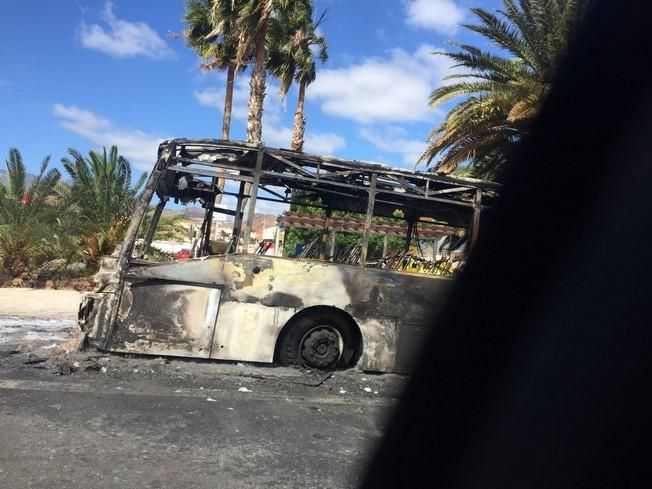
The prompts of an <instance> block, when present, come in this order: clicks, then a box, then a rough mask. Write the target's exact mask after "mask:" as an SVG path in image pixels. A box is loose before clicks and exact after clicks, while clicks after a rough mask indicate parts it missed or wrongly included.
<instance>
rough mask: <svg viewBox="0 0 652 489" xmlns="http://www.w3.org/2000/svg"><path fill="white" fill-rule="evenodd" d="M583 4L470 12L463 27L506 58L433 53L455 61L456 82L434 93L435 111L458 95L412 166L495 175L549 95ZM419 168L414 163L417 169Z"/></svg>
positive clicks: (575, 0) (562, 1)
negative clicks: (471, 18) (460, 167)
mask: <svg viewBox="0 0 652 489" xmlns="http://www.w3.org/2000/svg"><path fill="white" fill-rule="evenodd" d="M587 2H588V0H502V3H503V9H502V10H499V11H498V12H497V13H496V14H493V13H490V12H488V11H486V10H484V9H481V8H473V9H471V11H472V12H473V14H474V15H475V16H476V17H477V18H478V20H479V23H478V24H470V25H464V27H465V28H466V29H469V30H471V31H473V32H476V33H478V34H481V35H482V36H484V37H486V38H487V39H489V40H490V41H491V42H492V43H493V44H494V45H495V46H497V47H498V48H500V49H501V50H503V51H505V52H506V54H507V55H501V54H494V53H491V52H488V51H483V50H481V49H479V48H477V47H474V46H471V45H467V44H454V45H455V46H456V47H458V48H459V50H458V51H457V52H438V53H435V54H441V55H445V56H447V57H449V58H451V59H452V60H453V61H455V63H456V64H455V66H454V67H455V68H464V69H465V71H464V72H463V73H461V74H455V75H451V76H449V77H448V78H449V79H455V80H460V81H457V82H455V83H453V84H450V85H444V86H442V87H440V88H437V89H436V90H434V91H433V92H432V94H431V96H430V105H431V106H432V107H436V106H438V105H441V104H442V103H444V102H446V101H448V100H450V99H453V98H457V97H464V100H462V101H461V102H459V103H458V104H457V105H455V106H454V107H453V108H452V109H451V110H450V111H449V112H448V114H447V116H446V119H445V120H444V122H443V123H442V124H440V125H439V126H437V127H435V129H434V130H433V131H432V133H431V134H430V137H429V145H428V147H427V149H426V151H425V152H424V154H423V155H422V156H421V158H420V159H419V163H424V162H425V163H431V162H432V161H433V159H434V158H435V157H436V156H439V157H440V159H439V160H438V161H437V162H436V163H435V164H434V165H433V167H434V170H436V171H440V172H442V173H449V172H451V171H452V170H454V169H455V168H456V167H457V166H458V165H468V167H469V169H470V170H471V171H472V172H473V174H474V175H476V176H482V177H485V178H495V177H497V176H498V175H499V174H500V172H501V169H502V167H503V165H504V162H505V155H506V154H507V153H508V151H509V150H510V148H511V147H512V146H513V145H514V143H516V142H517V141H519V140H520V139H521V138H522V137H523V136H524V135H526V134H527V133H528V129H529V127H530V124H531V121H532V119H533V118H534V116H535V115H536V113H537V112H538V110H539V107H540V106H541V103H542V101H543V100H544V99H545V96H546V94H547V93H548V91H549V90H550V87H551V84H552V83H553V80H554V78H555V75H556V72H557V68H558V66H559V63H560V60H561V59H562V57H563V55H564V53H565V51H566V47H567V45H568V42H569V39H570V37H571V35H572V33H573V30H574V29H575V27H576V25H577V23H578V21H579V19H580V17H581V15H582V12H583V10H584V7H585V6H586V3H587ZM417 164H418V163H417Z"/></svg>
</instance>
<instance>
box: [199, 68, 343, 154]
mask: <svg viewBox="0 0 652 489" xmlns="http://www.w3.org/2000/svg"><path fill="white" fill-rule="evenodd" d="M224 78H225V77H224V76H222V75H220V76H219V80H220V86H219V87H217V88H213V87H211V88H207V89H204V90H195V92H194V93H193V95H194V97H195V99H196V100H197V102H199V103H200V104H201V105H204V106H206V107H211V108H215V109H218V110H220V111H222V110H223V107H224ZM248 102H249V77H247V76H241V77H240V78H238V79H237V80H236V82H235V86H234V88H233V109H232V116H233V118H234V119H236V120H239V121H241V122H246V121H247V105H248ZM290 115H292V116H293V115H294V111H291V114H290ZM287 116H288V114H287V110H286V107H285V106H284V105H283V102H282V101H281V99H280V97H279V96H278V85H276V84H275V83H268V86H267V96H266V97H265V105H264V108H263V141H264V143H265V144H266V145H267V146H271V147H280V148H289V147H290V144H291V142H292V128H291V127H289V126H288V125H286V124H285V123H284V119H285V118H286V117H287ZM345 147H346V139H344V138H343V137H342V136H339V135H337V134H334V133H332V132H320V131H311V130H307V131H306V134H305V144H304V150H305V151H306V152H308V153H317V154H323V155H332V154H334V153H335V152H337V151H339V150H341V149H344V148H345Z"/></svg>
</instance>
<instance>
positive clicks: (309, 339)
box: [300, 325, 343, 369]
mask: <svg viewBox="0 0 652 489" xmlns="http://www.w3.org/2000/svg"><path fill="white" fill-rule="evenodd" d="M300 349H301V359H302V361H303V363H304V364H305V365H307V366H309V367H313V368H318V369H332V368H335V367H336V366H337V364H338V362H339V361H340V358H341V357H342V350H343V340H342V336H341V335H340V333H339V331H337V329H335V328H334V327H332V326H328V325H320V326H316V327H314V328H312V329H311V330H310V331H308V332H307V333H306V334H305V335H304V336H303V338H301V343H300Z"/></svg>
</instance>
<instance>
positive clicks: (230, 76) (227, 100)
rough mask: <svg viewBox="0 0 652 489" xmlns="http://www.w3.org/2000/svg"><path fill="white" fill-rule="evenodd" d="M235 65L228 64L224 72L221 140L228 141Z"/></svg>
mask: <svg viewBox="0 0 652 489" xmlns="http://www.w3.org/2000/svg"><path fill="white" fill-rule="evenodd" d="M234 78H235V64H233V63H229V66H228V67H227V70H226V94H225V96H224V118H223V119H222V139H229V134H230V132H231V110H232V108H233V80H234Z"/></svg>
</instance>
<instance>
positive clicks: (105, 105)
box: [0, 0, 498, 172]
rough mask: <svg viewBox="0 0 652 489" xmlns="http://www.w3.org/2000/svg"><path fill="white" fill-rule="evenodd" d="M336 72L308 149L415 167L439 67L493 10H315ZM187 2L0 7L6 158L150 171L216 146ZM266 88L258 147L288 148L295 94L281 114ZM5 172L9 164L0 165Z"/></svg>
mask: <svg viewBox="0 0 652 489" xmlns="http://www.w3.org/2000/svg"><path fill="white" fill-rule="evenodd" d="M315 5H316V9H317V11H318V12H321V11H322V10H323V9H324V8H327V9H328V12H329V13H328V20H327V22H326V23H325V24H324V25H323V32H324V34H325V35H326V36H327V39H328V42H329V46H330V52H329V54H330V59H329V61H328V62H327V63H326V64H324V65H322V66H319V67H318V70H319V71H318V75H317V81H316V82H315V83H314V84H313V85H311V86H310V87H308V90H307V103H306V116H307V119H308V124H307V134H306V148H305V149H306V151H309V152H316V153H323V154H331V155H337V156H341V157H346V158H355V159H362V160H373V161H380V162H384V163H388V164H391V165H393V166H401V167H406V168H411V167H412V165H413V163H414V161H415V159H416V158H417V157H418V155H419V154H420V152H421V151H422V150H423V148H424V146H425V140H426V138H427V135H428V133H429V131H430V130H431V129H432V127H433V126H434V125H435V124H436V123H437V122H438V121H440V120H441V117H442V111H441V110H438V111H435V110H432V109H429V108H428V106H427V97H428V95H429V93H430V91H431V90H432V89H433V88H435V87H437V86H439V85H440V84H441V83H442V79H443V77H444V76H445V75H446V74H448V73H450V68H449V65H450V62H449V61H447V59H446V58H444V57H441V56H433V55H432V54H431V52H432V51H433V50H434V49H441V48H445V47H446V41H447V40H455V41H458V42H469V41H471V42H473V43H475V44H482V40H481V39H479V38H478V37H477V36H475V35H473V34H470V33H468V32H465V31H464V29H461V28H458V27H457V25H458V24H459V23H460V22H463V21H468V20H471V18H472V17H471V15H470V13H469V11H468V8H469V7H470V6H481V7H483V8H487V9H493V8H496V7H497V6H498V0H316V1H315ZM183 7H184V2H183V1H182V0H161V1H152V0H150V1H133V0H131V1H127V0H113V1H112V2H109V1H105V0H20V1H13V2H9V1H4V2H1V4H0V16H1V17H2V19H3V29H2V30H0V157H1V158H2V162H3V163H4V159H5V158H6V155H7V152H8V150H9V148H10V147H17V148H18V149H19V150H20V151H21V152H22V154H23V156H24V159H25V161H26V164H27V166H28V169H29V170H30V171H32V172H35V171H36V170H37V168H38V165H39V164H40V161H41V159H42V158H43V157H44V156H45V155H48V154H50V155H52V159H53V162H54V163H55V165H59V160H60V159H61V157H63V156H65V154H66V151H67V148H69V147H73V148H76V149H78V150H80V151H82V152H84V153H85V152H87V151H88V150H91V149H97V148H101V146H103V145H106V146H108V145H111V144H117V145H118V146H119V148H120V151H121V153H122V154H123V155H125V156H126V157H127V158H128V159H129V160H130V161H131V162H132V163H133V164H134V166H136V168H139V169H145V170H147V169H149V168H150V167H151V165H152V164H153V162H154V158H155V155H156V147H157V145H158V142H160V141H161V140H163V139H166V138H170V137H189V138H201V137H219V135H220V134H221V120H222V110H221V108H222V104H223V96H224V91H223V88H224V75H223V74H221V73H215V72H213V73H204V72H201V71H200V70H199V69H198V65H199V59H198V58H197V56H196V55H195V54H194V53H193V51H192V50H190V49H189V48H187V47H185V45H184V43H183V41H182V40H180V39H177V40H175V39H171V38H170V36H169V34H170V33H175V32H181V31H182V29H183V24H182V21H181V18H182V14H183ZM247 76H248V72H247V73H244V74H243V75H241V76H240V77H239V79H238V80H237V83H236V93H235V107H234V121H233V124H232V135H231V137H232V138H233V139H244V138H245V124H246V102H247V96H248V78H247ZM277 88H278V87H277V85H276V84H275V82H274V81H273V80H271V79H268V91H267V94H268V95H267V99H266V107H265V116H264V130H263V139H264V141H265V143H266V144H267V145H268V146H276V147H288V146H289V145H290V134H291V124H292V116H293V114H294V109H295V104H296V89H293V90H292V91H291V92H290V94H289V95H288V97H287V99H286V100H285V102H284V103H282V102H281V100H280V99H279V97H278V95H277ZM2 167H4V164H3V165H2Z"/></svg>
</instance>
